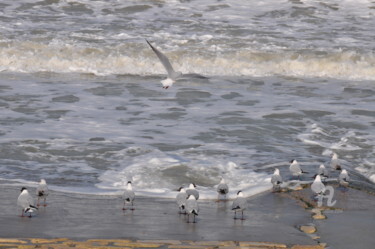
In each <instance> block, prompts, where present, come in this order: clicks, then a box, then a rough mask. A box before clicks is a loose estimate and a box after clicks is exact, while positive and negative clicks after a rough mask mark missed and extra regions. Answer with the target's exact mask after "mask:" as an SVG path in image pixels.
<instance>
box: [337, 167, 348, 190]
mask: <svg viewBox="0 0 375 249" xmlns="http://www.w3.org/2000/svg"><path fill="white" fill-rule="evenodd" d="M349 180H350V177H349V174H348V172H347V171H346V169H343V170H342V171H341V173H340V175H339V185H340V186H342V187H345V188H346V187H348V186H349Z"/></svg>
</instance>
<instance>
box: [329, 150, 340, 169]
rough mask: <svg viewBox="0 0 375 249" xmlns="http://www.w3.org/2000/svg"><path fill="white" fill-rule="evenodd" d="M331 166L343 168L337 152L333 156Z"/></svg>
mask: <svg viewBox="0 0 375 249" xmlns="http://www.w3.org/2000/svg"><path fill="white" fill-rule="evenodd" d="M331 168H332V169H333V170H341V165H340V160H339V157H338V155H337V154H336V153H333V154H332V158H331Z"/></svg>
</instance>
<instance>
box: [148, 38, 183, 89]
mask: <svg viewBox="0 0 375 249" xmlns="http://www.w3.org/2000/svg"><path fill="white" fill-rule="evenodd" d="M146 42H147V43H148V45H149V46H150V47H151V49H152V50H153V51H154V52H155V54H156V56H157V57H158V58H159V60H160V62H161V64H163V66H164V68H165V70H167V74H168V78H166V79H165V80H162V81H161V83H162V84H163V88H164V89H168V88H169V87H170V86H172V85H173V83H174V82H175V81H176V80H177V79H178V78H179V77H181V75H182V73H181V72H176V71H175V70H174V69H173V67H172V65H171V63H170V62H169V59H168V58H167V56H165V54H163V53H162V52H160V51H159V50H158V49H156V48H155V47H154V46H152V45H151V43H150V42H149V41H148V40H146Z"/></svg>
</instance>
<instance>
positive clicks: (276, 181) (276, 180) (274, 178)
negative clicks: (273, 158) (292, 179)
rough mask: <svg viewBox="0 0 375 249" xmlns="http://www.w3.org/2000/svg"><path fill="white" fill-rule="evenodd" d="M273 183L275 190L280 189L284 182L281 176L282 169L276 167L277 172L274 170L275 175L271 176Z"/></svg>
mask: <svg viewBox="0 0 375 249" xmlns="http://www.w3.org/2000/svg"><path fill="white" fill-rule="evenodd" d="M271 183H272V185H273V190H274V191H280V189H281V183H283V179H282V178H281V175H280V170H279V169H277V168H276V169H275V172H273V175H272V177H271Z"/></svg>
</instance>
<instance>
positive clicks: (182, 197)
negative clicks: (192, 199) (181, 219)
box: [176, 187, 188, 214]
mask: <svg viewBox="0 0 375 249" xmlns="http://www.w3.org/2000/svg"><path fill="white" fill-rule="evenodd" d="M187 198H188V195H187V194H186V190H185V189H184V188H183V187H181V188H180V189H179V192H178V194H177V196H176V202H177V205H178V208H179V209H180V211H179V212H180V214H182V213H186V209H185V208H186V199H187Z"/></svg>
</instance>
